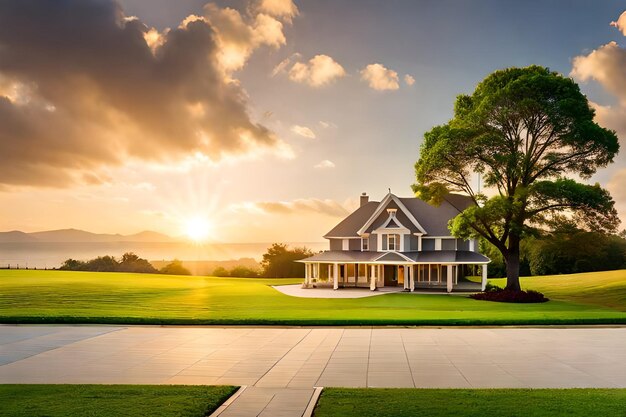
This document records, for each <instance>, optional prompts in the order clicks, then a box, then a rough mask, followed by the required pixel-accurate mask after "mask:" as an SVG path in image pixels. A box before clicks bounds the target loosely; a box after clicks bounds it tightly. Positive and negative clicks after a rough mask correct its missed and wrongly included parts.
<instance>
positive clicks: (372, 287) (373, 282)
mask: <svg viewBox="0 0 626 417" xmlns="http://www.w3.org/2000/svg"><path fill="white" fill-rule="evenodd" d="M374 268H376V266H375V265H371V266H370V290H372V291H374V290H375V289H376V274H375V273H374V271H375V269H374ZM365 272H366V273H367V267H366V268H365Z"/></svg>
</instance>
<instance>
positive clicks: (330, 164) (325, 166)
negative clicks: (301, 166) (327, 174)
mask: <svg viewBox="0 0 626 417" xmlns="http://www.w3.org/2000/svg"><path fill="white" fill-rule="evenodd" d="M334 167H335V163H334V162H332V161H329V160H328V159H324V160H323V161H320V163H319V164H316V165H314V166H313V168H319V169H329V168H334Z"/></svg>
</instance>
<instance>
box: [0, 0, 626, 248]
mask: <svg viewBox="0 0 626 417" xmlns="http://www.w3.org/2000/svg"><path fill="white" fill-rule="evenodd" d="M625 10H626V7H625V6H624V4H623V3H621V2H618V1H594V2H589V1H565V0H563V1H555V0H553V1H525V2H519V1H487V0H478V1H473V2H466V1H460V0H459V1H445V0H444V1H439V0H437V1H435V0H432V1H417V0H407V1H399V0H389V1H367V0H359V1H356V0H352V1H347V0H333V1H327V0H296V1H295V2H293V1H291V0H241V1H239V0H238V1H216V2H206V1H196V0H179V1H176V2H172V1H169V0H120V1H119V2H116V1H113V0H58V1H55V2H40V1H36V0H20V1H18V0H14V1H12V0H8V1H3V2H1V3H0V203H1V204H0V230H22V231H26V232H31V231H39V230H49V229H61V228H79V229H84V230H89V231H93V232H99V233H125V234H130V233H136V232H139V231H142V230H154V231H158V232H162V233H166V234H169V235H172V236H178V235H181V234H184V233H185V231H188V229H194V228H195V229H198V228H200V229H204V230H205V231H206V232H208V235H209V237H210V239H211V240H214V241H218V242H270V241H291V242H310V241H321V240H322V238H321V236H322V235H323V234H324V233H325V232H327V231H328V230H329V229H330V228H332V226H334V225H335V224H336V223H337V222H338V221H340V220H341V219H342V218H343V217H344V216H345V215H347V214H348V213H349V212H350V211H352V210H354V209H355V208H356V206H357V205H358V196H359V194H361V193H362V192H367V193H368V194H369V195H370V198H372V199H374V200H379V199H381V198H383V197H384V195H385V194H386V193H387V191H388V189H389V188H390V189H391V190H392V192H393V193H394V194H396V195H399V196H410V195H411V189H410V186H411V184H412V183H413V165H414V163H415V161H416V160H417V159H418V158H419V146H420V144H421V141H422V137H423V134H424V132H426V131H428V130H430V129H431V128H432V127H433V126H435V125H438V124H442V123H445V122H446V121H447V120H449V119H450V117H451V116H452V109H453V103H454V99H455V97H456V96H457V95H458V94H468V93H471V92H472V91H473V89H474V88H475V86H476V84H477V83H478V82H480V81H481V80H482V79H483V78H485V77H486V76H487V75H488V74H489V73H491V72H492V71H494V70H496V69H501V68H506V67H511V66H526V65H531V64H538V65H543V66H547V67H549V68H550V69H552V70H554V71H558V72H559V73H561V74H563V75H566V76H571V77H573V78H574V79H575V80H576V81H577V82H578V83H579V84H580V85H581V89H582V90H583V92H584V93H585V94H587V96H588V98H589V100H590V102H591V104H592V106H594V108H596V112H597V114H596V120H597V121H598V122H599V123H600V124H601V125H602V126H604V127H608V128H611V129H614V130H616V131H617V133H618V136H619V138H620V141H621V143H622V147H624V143H625V142H626V49H625V48H626V14H622V13H624V12H625ZM591 181H592V182H595V181H598V182H600V183H601V184H602V185H604V186H606V187H607V188H608V189H609V190H610V191H611V193H612V195H613V197H614V198H615V200H616V205H617V208H618V210H619V211H620V215H621V218H622V220H623V224H622V228H623V227H624V226H626V187H624V185H623V184H625V183H626V152H623V153H622V155H620V156H618V157H617V158H616V160H615V163H614V164H612V165H611V166H610V167H608V168H606V169H602V170H600V171H598V173H597V174H596V175H595V176H594V177H593V178H592V179H591Z"/></svg>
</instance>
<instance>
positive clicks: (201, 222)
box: [183, 216, 213, 242]
mask: <svg viewBox="0 0 626 417" xmlns="http://www.w3.org/2000/svg"><path fill="white" fill-rule="evenodd" d="M212 231H213V224H212V223H211V221H210V220H209V219H207V218H206V217H202V216H194V217H190V218H188V219H186V220H185V222H184V223H183V232H184V233H185V236H187V238H189V239H190V240H193V241H194V242H204V241H206V240H208V239H209V238H210V237H211V233H212Z"/></svg>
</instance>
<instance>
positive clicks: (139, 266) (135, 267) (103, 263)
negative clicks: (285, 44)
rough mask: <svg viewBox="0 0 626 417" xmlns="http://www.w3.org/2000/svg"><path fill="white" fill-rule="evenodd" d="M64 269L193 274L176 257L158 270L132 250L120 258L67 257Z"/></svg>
mask: <svg viewBox="0 0 626 417" xmlns="http://www.w3.org/2000/svg"><path fill="white" fill-rule="evenodd" d="M59 269H61V270H64V271H91V272H135V273H144V274H158V273H161V274H169V275H191V273H190V272H189V270H188V269H187V268H185V267H183V264H182V262H181V261H179V260H177V259H175V260H174V261H172V262H171V263H169V264H167V265H165V266H164V267H163V268H161V269H159V270H157V269H156V268H155V267H154V266H152V264H151V263H150V262H148V260H147V259H144V258H140V257H139V256H137V255H135V254H134V253H132V252H126V253H125V254H124V255H122V257H121V258H120V259H119V260H118V259H117V258H115V257H114V256H109V255H105V256H98V257H96V258H93V259H90V260H88V261H78V260H76V259H67V260H66V261H65V262H63V265H61V268H59Z"/></svg>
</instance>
